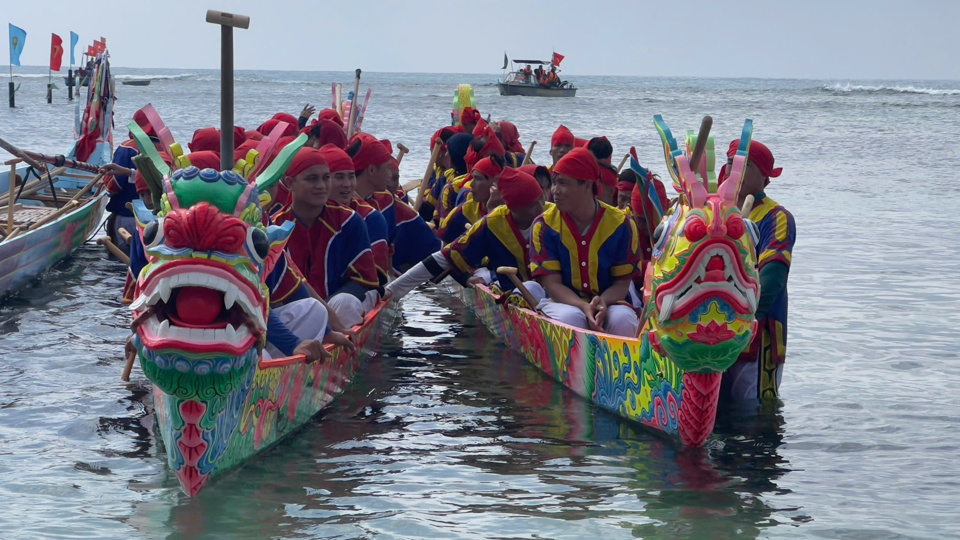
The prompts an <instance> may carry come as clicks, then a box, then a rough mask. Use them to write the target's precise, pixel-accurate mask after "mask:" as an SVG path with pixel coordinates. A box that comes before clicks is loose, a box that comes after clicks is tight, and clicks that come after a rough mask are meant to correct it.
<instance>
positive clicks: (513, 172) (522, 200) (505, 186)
mask: <svg viewBox="0 0 960 540" xmlns="http://www.w3.org/2000/svg"><path fill="white" fill-rule="evenodd" d="M497 190H498V191H499V192H500V196H501V197H503V202H504V204H506V205H507V208H509V209H511V210H516V209H518V208H523V207H524V206H527V205H528V204H532V203H533V202H535V201H536V200H537V199H539V198H540V197H541V196H542V195H543V189H541V188H540V184H539V183H537V180H536V179H535V178H534V177H533V176H530V175H529V174H527V173H525V172H523V171H521V170H519V169H511V168H509V167H508V168H506V169H504V170H503V172H502V173H500V179H499V180H497Z"/></svg>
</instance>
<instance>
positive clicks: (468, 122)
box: [460, 107, 483, 133]
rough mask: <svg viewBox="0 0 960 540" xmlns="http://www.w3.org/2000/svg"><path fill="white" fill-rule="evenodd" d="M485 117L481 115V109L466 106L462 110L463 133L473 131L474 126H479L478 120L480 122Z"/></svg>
mask: <svg viewBox="0 0 960 540" xmlns="http://www.w3.org/2000/svg"><path fill="white" fill-rule="evenodd" d="M482 118H483V117H482V116H481V115H480V111H478V110H477V109H475V108H473V107H464V108H463V110H462V111H460V126H461V130H462V133H473V130H474V128H476V127H477V122H479V121H480V120H481V119H482Z"/></svg>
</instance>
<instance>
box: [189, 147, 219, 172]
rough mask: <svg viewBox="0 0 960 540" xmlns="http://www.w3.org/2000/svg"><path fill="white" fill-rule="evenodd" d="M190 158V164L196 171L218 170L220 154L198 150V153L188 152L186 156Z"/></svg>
mask: <svg viewBox="0 0 960 540" xmlns="http://www.w3.org/2000/svg"><path fill="white" fill-rule="evenodd" d="M187 157H188V158H190V164H191V165H193V166H194V167H196V168H198V169H213V170H215V171H219V170H220V154H218V153H217V152H211V151H209V150H200V151H199V152H190V153H189V154H187Z"/></svg>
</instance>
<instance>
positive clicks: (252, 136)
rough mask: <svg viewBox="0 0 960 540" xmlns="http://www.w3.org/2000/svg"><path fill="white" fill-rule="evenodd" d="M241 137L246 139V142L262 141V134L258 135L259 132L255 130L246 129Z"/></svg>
mask: <svg viewBox="0 0 960 540" xmlns="http://www.w3.org/2000/svg"><path fill="white" fill-rule="evenodd" d="M243 136H244V138H246V139H247V140H248V141H259V140H263V133H260V132H259V131H257V130H255V129H248V130H247V131H245V132H243Z"/></svg>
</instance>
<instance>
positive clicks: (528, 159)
mask: <svg viewBox="0 0 960 540" xmlns="http://www.w3.org/2000/svg"><path fill="white" fill-rule="evenodd" d="M536 145H537V141H530V146H528V147H527V153H526V154H524V155H523V163H521V164H520V165H521V166H523V165H527V164H531V163H533V158H532V157H530V156H532V155H533V147H534V146H536Z"/></svg>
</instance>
